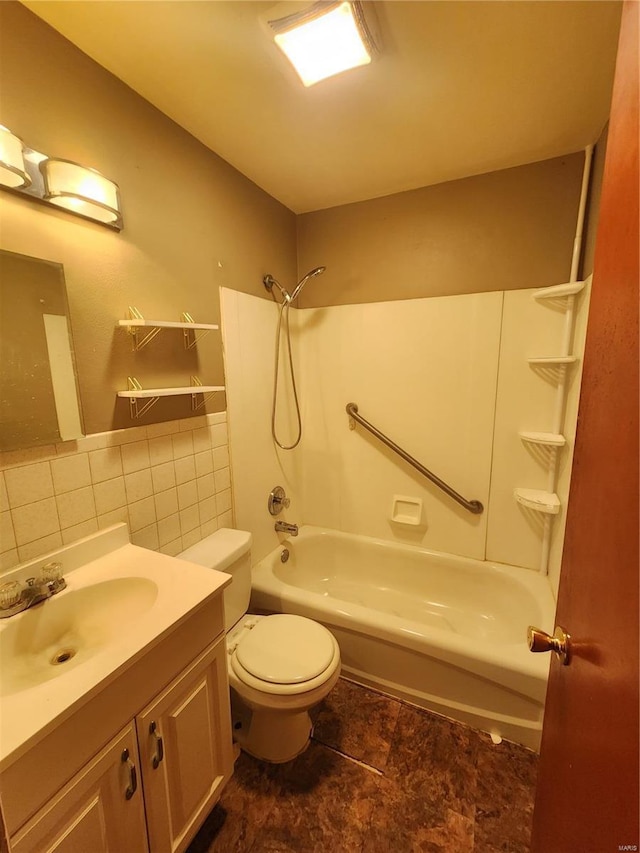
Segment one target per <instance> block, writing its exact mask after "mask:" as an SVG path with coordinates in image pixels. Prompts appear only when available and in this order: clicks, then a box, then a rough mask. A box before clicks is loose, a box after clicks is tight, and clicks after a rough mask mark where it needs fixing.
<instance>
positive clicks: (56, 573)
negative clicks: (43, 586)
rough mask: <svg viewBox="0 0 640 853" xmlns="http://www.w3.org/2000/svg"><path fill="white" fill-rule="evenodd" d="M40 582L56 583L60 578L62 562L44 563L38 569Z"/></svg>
mask: <svg viewBox="0 0 640 853" xmlns="http://www.w3.org/2000/svg"><path fill="white" fill-rule="evenodd" d="M40 578H41V580H42V583H58V582H59V581H60V580H61V578H62V563H57V562H55V561H54V562H52V563H45V564H44V566H43V567H42V568H41V569H40Z"/></svg>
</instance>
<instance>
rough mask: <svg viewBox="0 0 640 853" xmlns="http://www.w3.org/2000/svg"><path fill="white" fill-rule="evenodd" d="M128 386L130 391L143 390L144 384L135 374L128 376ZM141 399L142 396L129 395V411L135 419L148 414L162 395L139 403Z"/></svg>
mask: <svg viewBox="0 0 640 853" xmlns="http://www.w3.org/2000/svg"><path fill="white" fill-rule="evenodd" d="M127 387H128V389H129V391H142V385H141V384H140V383H139V382H138V380H137V379H136V378H135V376H128V377H127ZM140 399H141V398H140V397H129V412H130V413H131V419H132V420H134V421H135V420H138V418H141V417H142V416H143V415H144V414H146V413H147V412H148V411H149V409H150V408H151V407H152V406H155V404H156V403H157V402H158V400H159V399H160V397H148V398H147V399H146V400H145V402H144V403H139V402H138V401H139V400H140Z"/></svg>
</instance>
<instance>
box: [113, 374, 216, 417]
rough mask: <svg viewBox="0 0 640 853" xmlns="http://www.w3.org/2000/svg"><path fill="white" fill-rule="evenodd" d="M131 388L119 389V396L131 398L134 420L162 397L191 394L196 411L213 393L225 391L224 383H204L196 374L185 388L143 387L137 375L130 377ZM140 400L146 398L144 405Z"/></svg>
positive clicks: (130, 403) (193, 407)
mask: <svg viewBox="0 0 640 853" xmlns="http://www.w3.org/2000/svg"><path fill="white" fill-rule="evenodd" d="M127 382H128V385H129V388H128V390H127V391H118V393H117V395H118V397H124V398H126V399H128V400H129V406H130V411H131V417H132V418H133V419H134V420H137V419H138V418H141V417H142V415H144V414H145V413H146V412H148V411H149V409H150V408H151V407H152V406H154V405H155V404H156V403H157V402H158V400H159V399H160V397H181V396H183V395H185V394H190V395H191V408H192V409H193V411H194V412H196V411H197V410H198V409H201V408H202V407H203V406H204V404H205V403H206V402H207V400H209V399H210V398H211V397H212V396H213V394H215V393H217V392H218V391H224V390H225V386H224V385H202V383H201V382H200V380H199V379H198V378H197V377H196V376H192V377H191V385H188V386H186V387H183V388H143V387H142V386H141V385H140V383H139V382H138V380H137V379H136V378H135V376H129V377H128V380H127ZM200 394H203V395H204V396H203V399H202V400H197V399H196V398H197V396H198V395H200ZM138 400H146V401H147V402H146V403H144V404H143V405H139V404H138Z"/></svg>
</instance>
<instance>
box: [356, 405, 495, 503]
mask: <svg viewBox="0 0 640 853" xmlns="http://www.w3.org/2000/svg"><path fill="white" fill-rule="evenodd" d="M346 411H347V414H348V415H349V417H350V418H353V420H354V421H357V422H358V423H359V424H362V426H363V427H364V428H365V429H368V430H369V432H370V433H372V434H373V435H375V437H376V438H378V439H380V441H381V442H382V443H383V444H386V445H387V447H390V448H391V450H393V452H394V453H397V454H398V456H401V457H402V458H403V459H404V461H405V462H408V463H409V465H413V467H414V468H415V469H416V471H419V472H420V473H421V474H423V475H424V476H425V477H427V479H429V480H431V482H432V483H435V485H436V486H437V487H438V488H439V489H442V491H443V492H446V493H447V494H448V495H449V497H450V498H453V499H454V501H457V502H458V503H459V504H460V506H463V507H464V508H465V509H467V510H469V512H472V513H473V514H474V515H479V514H480V513H481V512H484V507H483V506H482V504H481V503H480V501H468V500H467V499H466V498H463V497H462V495H460V494H458V492H456V490H455V489H452V488H451V486H449V485H447V483H445V482H444V480H441V479H440V477H437V476H436V475H435V474H434V473H433V472H432V471H429V469H428V468H425V467H424V465H421V464H420V463H419V462H418V460H417V459H414V458H413V456H409V454H408V453H407V452H406V450H403V449H402V448H401V447H398V445H397V444H396V443H395V441H391V439H390V438H388V437H387V436H386V435H385V434H384V433H383V432H380V430H379V429H376V428H375V427H374V425H373V424H370V423H369V421H367V420H365V418H363V417H362V415H359V414H358V406H357V405H356V403H347V409H346Z"/></svg>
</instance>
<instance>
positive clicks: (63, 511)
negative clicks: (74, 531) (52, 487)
mask: <svg viewBox="0 0 640 853" xmlns="http://www.w3.org/2000/svg"><path fill="white" fill-rule="evenodd" d="M56 504H57V506H58V517H59V519H60V527H61V528H62V529H63V530H64V529H65V527H73V526H74V525H75V524H80V522H82V521H88V520H89V519H90V518H95V517H96V515H97V513H96V502H95V500H94V498H93V489H92V488H91V486H86V487H85V488H84V489H76V490H75V491H73V492H64V493H63V494H61V495H58V496H57V497H56Z"/></svg>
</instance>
